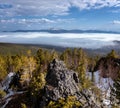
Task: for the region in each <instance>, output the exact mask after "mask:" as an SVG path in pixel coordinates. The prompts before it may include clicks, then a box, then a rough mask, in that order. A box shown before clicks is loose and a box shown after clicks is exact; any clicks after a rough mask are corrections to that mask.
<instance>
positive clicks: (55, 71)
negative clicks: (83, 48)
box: [40, 59, 100, 108]
mask: <svg viewBox="0 0 120 108" xmlns="http://www.w3.org/2000/svg"><path fill="white" fill-rule="evenodd" d="M46 82H47V84H46V85H45V87H44V94H43V97H42V101H41V102H40V104H41V106H44V105H46V104H47V103H49V101H57V100H59V99H60V98H67V97H68V96H75V97H76V98H77V100H78V101H80V103H81V104H82V107H83V108H100V107H98V105H97V104H96V103H95V102H94V101H95V100H94V99H92V98H91V97H92V96H91V95H92V92H90V91H87V90H84V91H80V90H79V86H80V85H79V84H80V83H79V78H78V75H77V73H76V72H74V71H72V70H69V69H67V68H66V66H65V64H64V63H63V62H62V61H58V60H57V59H54V60H53V61H52V62H51V63H50V64H49V66H48V73H47V76H46ZM90 94H91V95H90Z"/></svg>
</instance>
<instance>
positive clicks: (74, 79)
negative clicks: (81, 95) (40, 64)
mask: <svg viewBox="0 0 120 108" xmlns="http://www.w3.org/2000/svg"><path fill="white" fill-rule="evenodd" d="M46 81H47V85H46V87H45V89H46V96H47V97H49V98H51V99H52V100H58V99H59V98H61V97H63V98H65V97H67V96H69V95H75V93H76V92H78V91H79V87H78V82H79V79H78V75H77V73H75V72H74V71H71V70H68V69H67V68H66V67H65V64H64V63H63V62H62V61H58V60H53V62H52V63H50V65H49V67H48V74H47V76H46Z"/></svg>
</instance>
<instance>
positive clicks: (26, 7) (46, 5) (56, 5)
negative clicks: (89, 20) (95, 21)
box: [0, 0, 120, 16]
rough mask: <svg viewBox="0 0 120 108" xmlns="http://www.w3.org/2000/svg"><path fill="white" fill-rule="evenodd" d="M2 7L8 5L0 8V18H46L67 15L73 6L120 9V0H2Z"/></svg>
mask: <svg viewBox="0 0 120 108" xmlns="http://www.w3.org/2000/svg"><path fill="white" fill-rule="evenodd" d="M0 5H2V6H7V5H8V6H7V7H6V8H5V7H4V8H2V9H1V8H0V16H2V15H3V16H16V15H17V16H20V15H34V16H35V15H36V16H46V15H67V14H69V9H70V7H72V6H74V7H77V8H79V9H80V10H83V9H98V8H102V7H120V0H4V1H3V0H0ZM9 6H10V8H9Z"/></svg>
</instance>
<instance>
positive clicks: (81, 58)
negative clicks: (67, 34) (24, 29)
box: [0, 44, 120, 108]
mask: <svg viewBox="0 0 120 108" xmlns="http://www.w3.org/2000/svg"><path fill="white" fill-rule="evenodd" d="M3 46H4V48H5V50H6V49H7V48H8V47H10V46H7V45H6V44H4V45H3ZM11 46H12V45H11ZM2 48H3V47H2ZM17 48H18V49H19V47H18V46H17ZM18 49H16V46H15V47H11V51H12V53H9V51H10V50H8V52H4V49H0V82H1V86H0V107H2V106H5V108H37V107H38V108H42V107H41V105H42V106H43V107H45V108H79V107H81V108H86V107H88V108H107V107H108V106H107V105H106V104H105V105H104V104H103V101H104V98H103V97H102V93H101V90H100V88H99V87H97V86H96V85H95V84H94V80H92V79H93V77H92V78H91V79H90V78H89V77H88V76H87V72H91V73H92V75H93V76H94V73H95V71H97V70H100V74H101V77H106V78H108V77H111V78H112V80H113V81H114V84H113V86H112V87H111V91H112V93H113V94H111V95H110V99H111V98H114V101H113V102H112V101H111V100H110V103H109V105H110V106H112V108H119V105H120V91H119V90H120V89H119V86H120V77H119V76H120V73H119V72H120V59H119V55H118V54H117V53H116V52H115V51H114V50H112V51H111V52H110V53H108V54H107V55H105V56H104V58H103V57H102V56H98V55H93V56H89V55H88V54H87V53H86V52H85V51H84V50H83V49H81V48H78V49H77V48H74V49H70V48H67V49H66V50H64V51H63V52H57V51H55V50H47V49H43V48H36V47H35V48H34V47H32V49H31V47H29V46H27V47H26V46H23V47H20V49H19V50H18ZM6 51H7V50H6ZM14 51H15V52H14ZM5 53H7V54H5ZM61 61H63V62H64V63H65V64H64V63H63V62H61ZM11 72H14V75H19V77H17V78H16V79H14V77H13V78H12V80H11V79H10V78H11V77H9V76H10V74H11ZM114 73H115V74H114ZM7 75H8V77H9V80H10V82H9V83H8V85H7V87H6V86H4V84H6V83H7V81H6V82H5V81H4V80H5V78H6V76H7ZM14 75H13V76H14ZM11 76H12V75H11ZM69 77H70V78H69ZM13 79H14V80H13ZM16 82H17V83H16ZM59 84H61V85H59ZM72 85H74V87H71V86H72ZM110 86H111V85H110ZM62 87H63V88H62ZM11 91H12V93H13V95H10V93H11ZM14 92H16V93H17V92H18V94H14ZM52 93H53V94H52ZM9 95H10V97H9ZM6 96H7V98H8V99H9V101H8V100H7V98H6ZM56 96H57V98H56ZM20 97H22V98H20ZM73 100H74V102H73ZM6 102H7V103H6ZM5 103H6V104H5Z"/></svg>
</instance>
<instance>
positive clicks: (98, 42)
mask: <svg viewBox="0 0 120 108" xmlns="http://www.w3.org/2000/svg"><path fill="white" fill-rule="evenodd" d="M115 40H117V41H120V34H107V33H79V34H77V33H76V34H75V33H60V34H52V33H41V32H1V33H0V42H9V43H29V44H47V45H55V46H62V47H83V48H93V49H96V48H101V47H103V46H111V45H115V43H114V42H113V41H115Z"/></svg>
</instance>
